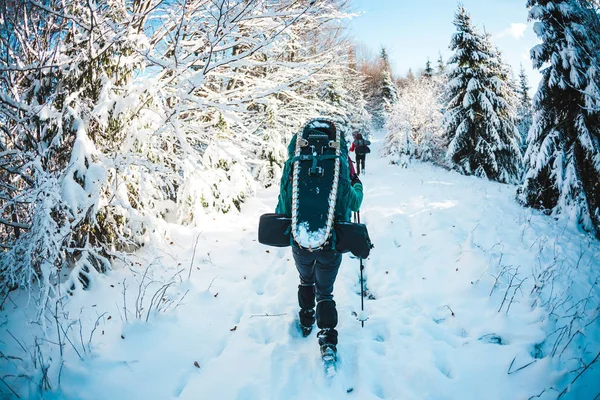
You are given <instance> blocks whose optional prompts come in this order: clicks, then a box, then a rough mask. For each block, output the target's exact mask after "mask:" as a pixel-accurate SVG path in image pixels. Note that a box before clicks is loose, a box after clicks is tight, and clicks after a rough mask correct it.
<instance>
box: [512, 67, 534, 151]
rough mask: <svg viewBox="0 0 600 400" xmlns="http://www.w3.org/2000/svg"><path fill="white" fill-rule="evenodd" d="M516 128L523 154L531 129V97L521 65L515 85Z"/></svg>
mask: <svg viewBox="0 0 600 400" xmlns="http://www.w3.org/2000/svg"><path fill="white" fill-rule="evenodd" d="M516 92H517V96H518V102H517V127H518V129H519V133H520V134H521V149H522V150H523V153H524V152H525V150H526V148H527V134H528V133H529V128H531V121H532V114H531V112H532V111H531V97H530V96H529V81H528V79H527V74H526V73H525V69H524V68H523V66H522V65H521V71H520V72H519V82H518V84H517V89H516Z"/></svg>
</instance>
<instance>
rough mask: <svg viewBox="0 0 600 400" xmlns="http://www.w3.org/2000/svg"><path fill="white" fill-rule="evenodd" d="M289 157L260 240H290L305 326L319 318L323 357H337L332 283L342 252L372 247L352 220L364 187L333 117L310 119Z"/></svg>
mask: <svg viewBox="0 0 600 400" xmlns="http://www.w3.org/2000/svg"><path fill="white" fill-rule="evenodd" d="M288 157H289V158H288V160H287V161H286V163H285V166H284V169H283V174H282V177H281V186H280V191H279V198H278V203H277V208H276V211H275V214H265V215H263V216H261V221H260V224H259V242H261V243H263V244H267V245H271V246H286V245H290V244H291V246H292V252H293V256H294V261H295V264H296V268H297V270H298V273H299V275H300V284H299V286H298V305H299V307H300V311H299V313H298V317H299V327H300V330H301V332H302V334H303V336H304V337H307V336H309V335H310V334H311V332H312V329H313V325H314V323H315V321H316V323H317V327H318V328H319V332H318V333H317V338H318V341H319V345H320V348H321V355H322V357H323V360H324V361H325V362H326V363H327V362H332V361H333V362H335V359H336V353H337V347H336V346H337V343H338V332H337V331H336V329H335V328H336V326H337V323H338V314H337V310H336V303H335V301H334V300H333V286H334V283H335V279H336V276H337V273H338V269H339V267H340V264H341V262H342V253H343V252H346V251H351V252H353V254H361V256H362V257H365V258H366V256H367V255H368V253H369V250H370V249H371V247H372V245H371V242H370V240H369V237H368V233H367V231H366V227H365V226H364V225H359V224H352V223H350V221H351V214H352V212H353V211H358V210H359V209H360V206H361V203H362V199H363V187H362V183H361V181H360V179H359V178H358V176H357V175H356V174H354V175H353V176H351V174H350V166H349V163H348V160H349V157H348V146H347V144H346V140H345V138H344V135H343V132H341V129H337V128H336V126H335V124H334V122H333V121H331V120H328V119H325V118H319V119H314V120H311V121H309V122H308V123H307V124H306V125H305V126H304V127H303V128H302V129H301V130H300V132H299V133H298V134H297V135H294V136H293V137H292V140H291V141H290V144H289V146H288ZM286 241H288V243H286Z"/></svg>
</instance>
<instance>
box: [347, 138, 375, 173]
mask: <svg viewBox="0 0 600 400" xmlns="http://www.w3.org/2000/svg"><path fill="white" fill-rule="evenodd" d="M370 144H371V142H370V141H369V140H367V139H365V138H363V135H362V134H360V133H358V132H356V133H355V134H354V141H353V142H352V146H350V151H354V152H355V154H356V168H357V174H358V175H360V171H361V170H362V172H365V159H366V157H367V154H368V153H370V152H371V149H370V148H369V145H370Z"/></svg>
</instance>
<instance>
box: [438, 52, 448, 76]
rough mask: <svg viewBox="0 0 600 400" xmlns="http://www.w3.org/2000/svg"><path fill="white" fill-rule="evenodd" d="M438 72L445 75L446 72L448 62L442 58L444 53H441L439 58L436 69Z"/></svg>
mask: <svg viewBox="0 0 600 400" xmlns="http://www.w3.org/2000/svg"><path fill="white" fill-rule="evenodd" d="M436 73H437V74H438V75H445V74H446V62H445V61H444V59H443V58H442V53H440V55H439V57H438V60H437V71H436Z"/></svg>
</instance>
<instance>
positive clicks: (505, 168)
mask: <svg viewBox="0 0 600 400" xmlns="http://www.w3.org/2000/svg"><path fill="white" fill-rule="evenodd" d="M454 25H455V26H456V28H457V32H456V33H455V34H454V36H453V38H452V42H451V45H450V48H451V49H452V50H454V52H455V53H454V55H453V56H452V57H451V59H450V61H449V63H450V64H454V65H455V68H454V69H453V70H452V72H451V73H450V75H449V82H448V88H447V93H446V97H447V98H448V99H449V103H448V106H447V109H446V111H445V114H444V121H443V129H444V132H445V136H446V137H447V139H448V141H449V145H448V152H447V155H446V156H447V158H448V160H449V161H450V163H451V164H452V165H453V166H454V168H455V169H457V170H458V171H460V172H461V173H464V174H467V175H471V174H473V175H476V176H480V177H487V178H489V179H493V180H497V181H499V182H505V183H516V182H518V180H519V176H520V164H521V154H520V150H519V143H518V139H517V137H518V132H517V130H516V127H515V125H514V111H513V110H512V107H511V100H510V89H509V88H508V85H507V82H506V77H505V75H506V68H505V67H504V64H503V63H502V61H501V59H500V58H499V53H498V52H497V50H495V48H493V46H491V44H490V42H489V39H487V38H486V37H485V36H484V35H482V34H480V33H479V32H478V31H477V30H476V29H475V27H474V26H473V25H472V23H471V18H470V16H469V14H468V13H467V11H466V9H465V8H464V7H462V6H460V7H459V9H458V11H457V13H456V15H455V20H454Z"/></svg>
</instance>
